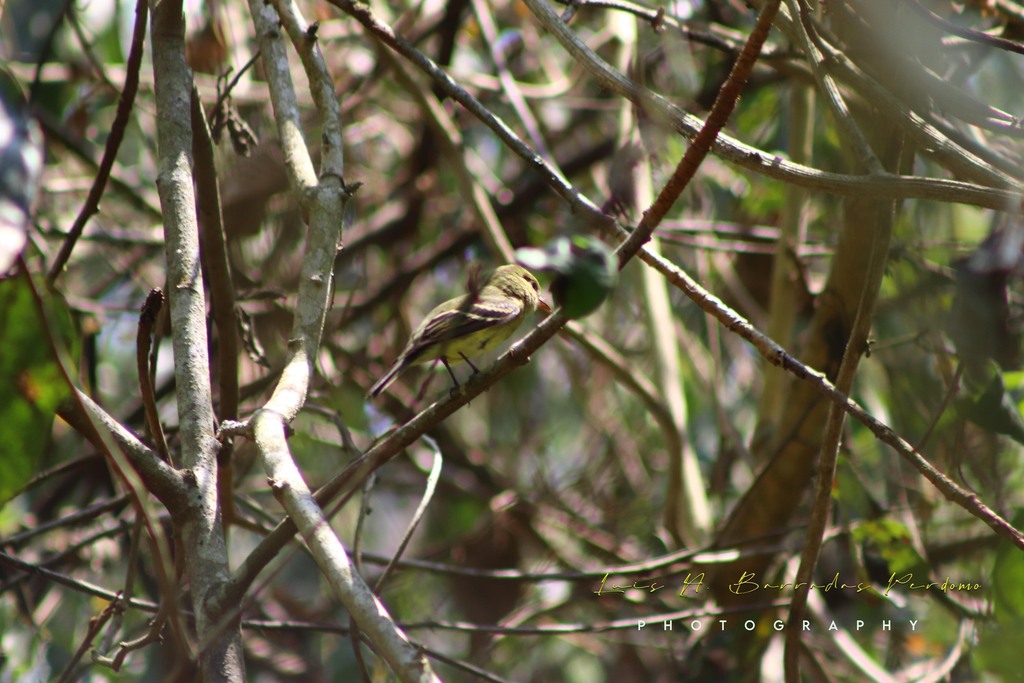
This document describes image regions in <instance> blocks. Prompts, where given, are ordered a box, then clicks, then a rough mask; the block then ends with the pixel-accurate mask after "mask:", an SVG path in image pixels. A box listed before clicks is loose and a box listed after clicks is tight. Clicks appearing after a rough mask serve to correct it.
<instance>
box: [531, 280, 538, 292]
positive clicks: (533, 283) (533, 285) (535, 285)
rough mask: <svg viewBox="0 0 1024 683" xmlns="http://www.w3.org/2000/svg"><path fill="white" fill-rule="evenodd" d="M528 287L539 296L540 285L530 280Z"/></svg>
mask: <svg viewBox="0 0 1024 683" xmlns="http://www.w3.org/2000/svg"><path fill="white" fill-rule="evenodd" d="M530 286H531V287H533V291H535V292H537V293H538V294H540V285H539V284H537V281H536V280H530Z"/></svg>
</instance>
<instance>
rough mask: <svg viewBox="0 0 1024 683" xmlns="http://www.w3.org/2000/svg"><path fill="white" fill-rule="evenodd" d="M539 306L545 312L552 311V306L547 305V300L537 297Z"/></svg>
mask: <svg viewBox="0 0 1024 683" xmlns="http://www.w3.org/2000/svg"><path fill="white" fill-rule="evenodd" d="M537 308H539V309H540V310H542V311H544V312H545V313H550V312H551V307H550V306H548V305H547V302H545V301H544V299H537Z"/></svg>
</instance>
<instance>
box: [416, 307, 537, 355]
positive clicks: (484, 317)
mask: <svg viewBox="0 0 1024 683" xmlns="http://www.w3.org/2000/svg"><path fill="white" fill-rule="evenodd" d="M522 312H523V302H521V301H518V300H516V299H509V298H507V297H506V298H501V299H497V300H493V299H490V298H480V299H477V300H475V301H473V300H469V301H467V302H466V304H465V305H463V306H459V307H458V308H453V309H451V310H450V311H445V312H444V313H441V314H440V315H437V316H431V318H430V320H429V322H427V324H426V326H425V327H424V328H423V330H422V334H420V335H418V338H417V341H418V342H419V343H417V345H416V346H417V347H419V348H417V349H415V350H414V349H410V350H409V351H410V352H409V356H411V357H415V356H417V355H419V352H421V351H423V350H425V349H426V348H428V347H430V346H433V345H434V344H444V343H445V342H447V341H450V340H452V339H458V338H460V337H466V336H468V335H471V334H473V333H474V332H479V331H480V330H484V329H487V328H488V327H496V326H499V325H502V324H504V323H510V322H512V321H513V320H515V319H516V318H518V317H519V316H520V315H522Z"/></svg>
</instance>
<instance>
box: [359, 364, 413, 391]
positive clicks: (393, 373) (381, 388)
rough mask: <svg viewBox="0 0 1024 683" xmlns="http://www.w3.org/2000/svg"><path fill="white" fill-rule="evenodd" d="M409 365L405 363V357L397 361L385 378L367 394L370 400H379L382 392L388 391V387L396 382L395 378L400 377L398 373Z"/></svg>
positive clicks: (374, 384) (377, 382)
mask: <svg viewBox="0 0 1024 683" xmlns="http://www.w3.org/2000/svg"><path fill="white" fill-rule="evenodd" d="M407 365H408V363H406V362H405V358H404V357H403V358H399V359H398V360H396V361H395V364H394V365H392V366H391V369H390V370H388V371H387V372H386V373H384V376H383V377H381V378H380V379H379V380H377V381H376V382H374V383H373V386H372V387H370V390H369V391H367V392H366V395H367V396H368V397H369V398H377V397H378V396H380V394H381V392H382V391H384V390H385V389H387V388H388V386H389V385H390V384H391V383H392V382H394V381H395V378H396V377H398V373H400V372H401V371H402V370H405V368H406V367H407Z"/></svg>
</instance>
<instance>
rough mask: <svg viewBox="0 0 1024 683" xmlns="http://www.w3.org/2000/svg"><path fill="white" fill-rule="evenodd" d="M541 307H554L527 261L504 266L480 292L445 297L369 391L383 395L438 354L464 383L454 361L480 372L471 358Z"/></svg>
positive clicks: (445, 364) (486, 349) (374, 394)
mask: <svg viewBox="0 0 1024 683" xmlns="http://www.w3.org/2000/svg"><path fill="white" fill-rule="evenodd" d="M538 307H539V308H540V309H541V310H543V311H550V310H551V308H550V307H549V306H548V305H547V304H546V303H544V302H543V301H542V300H541V298H540V284H539V283H538V282H537V278H535V277H534V276H533V273H531V272H530V271H528V270H526V269H525V268H523V267H522V266H516V265H507V266H501V267H500V268H498V269H497V270H496V271H494V274H493V275H491V277H490V279H489V280H487V282H486V283H485V284H484V286H483V287H482V288H480V290H479V291H477V292H470V293H469V294H465V295H463V296H460V297H456V298H454V299H450V300H448V301H445V302H444V303H443V304H441V305H440V306H438V307H437V308H435V309H434V310H432V311H431V312H430V313H428V314H427V317H426V318H425V319H424V320H423V322H422V323H420V326H419V327H417V328H416V331H415V332H413V333H412V336H411V337H409V342H408V343H407V344H406V345H405V349H404V350H403V351H402V353H401V354H400V355H399V356H398V358H397V359H396V360H395V362H394V364H393V365H392V366H391V369H389V370H388V371H387V372H386V373H384V376H383V377H381V378H380V379H379V380H377V382H376V383H375V384H374V385H373V386H372V387H370V390H369V391H368V392H367V396H369V397H370V398H376V397H377V396H379V395H380V393H381V392H382V391H384V390H385V389H386V388H387V387H388V385H389V384H391V383H392V382H393V381H394V380H395V378H396V377H398V374H399V373H400V372H402V371H403V370H405V369H406V368H408V367H409V366H410V365H415V364H416V363H427V362H430V361H433V360H437V359H440V361H441V362H442V363H444V367H445V369H446V370H448V374H449V375H451V377H452V381H453V382H455V386H459V381H458V380H457V379H455V374H454V373H453V372H452V369H451V364H452V363H460V362H462V361H465V362H467V363H469V365H470V367H472V368H473V371H474V372H477V368H476V366H475V365H473V361H471V360H469V357H470V356H472V355H476V354H480V353H483V352H485V351H489V350H491V349H493V348H494V347H495V346H497V345H498V344H500V343H501V342H503V341H505V340H506V339H508V338H509V337H510V336H512V333H513V332H515V331H516V328H518V327H519V324H520V323H521V322H522V321H523V320H524V319H525V318H526V316H528V315H530V314H531V313H533V312H534V311H536V310H537V308H538Z"/></svg>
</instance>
